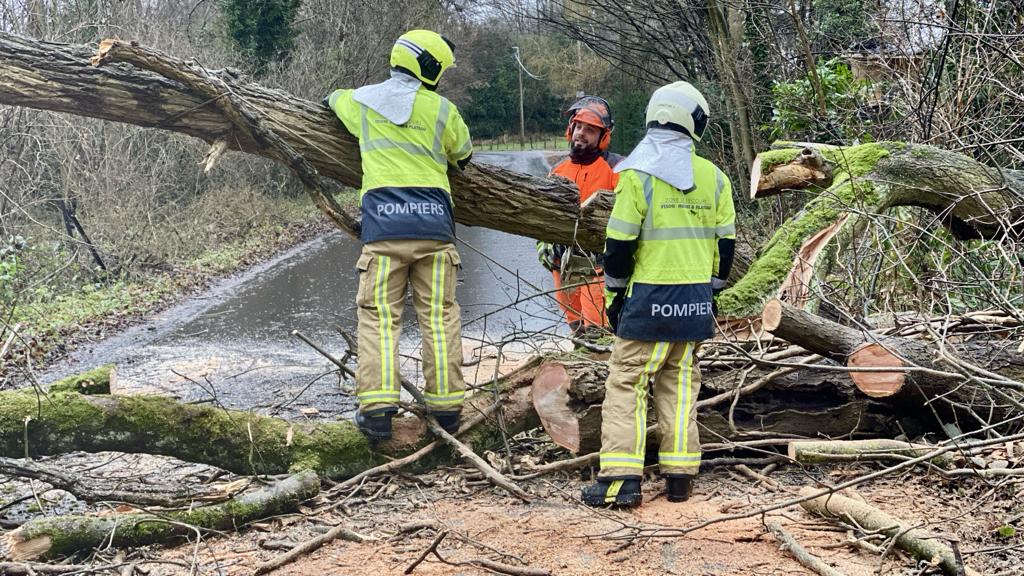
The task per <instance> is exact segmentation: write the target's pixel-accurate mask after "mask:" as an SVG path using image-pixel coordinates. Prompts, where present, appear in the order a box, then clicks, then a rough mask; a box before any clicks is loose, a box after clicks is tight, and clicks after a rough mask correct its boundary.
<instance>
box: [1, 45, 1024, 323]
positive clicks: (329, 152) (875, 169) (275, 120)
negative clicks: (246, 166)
mask: <svg viewBox="0 0 1024 576" xmlns="http://www.w3.org/2000/svg"><path fill="white" fill-rule="evenodd" d="M116 44H118V45H119V46H121V47H122V48H123V49H124V50H125V51H127V52H137V53H145V54H149V55H153V54H158V53H156V52H155V51H152V50H148V49H141V48H137V47H134V46H131V45H129V44H127V43H116ZM108 46H109V44H108ZM94 55H95V50H94V49H93V48H91V47H86V46H73V45H66V44H54V43H49V42H41V41H34V40H29V39H25V38H20V37H18V36H14V35H10V34H2V33H0V104H10V105H15V106H25V107H30V108H36V109H40V110H50V111H55V112H65V113H69V114H76V115H79V116H88V117H93V118H100V119H105V120H112V121H116V122H123V123H128V124H135V125H138V126H143V127H154V128H159V129H162V130H169V131H172V132H178V133H182V134H187V135H190V136H194V137H196V138H200V139H202V140H204V141H206V142H208V143H210V144H211V145H212V148H211V154H210V156H211V158H213V157H216V156H217V155H219V154H220V152H222V151H223V150H224V149H227V148H230V149H234V150H240V151H243V152H247V153H251V154H256V155H260V156H264V157H267V158H270V159H273V160H276V161H281V162H285V163H286V164H287V163H289V159H288V158H282V157H281V154H280V151H281V150H282V149H291V150H294V151H295V152H296V153H297V154H298V155H299V156H301V157H303V158H304V159H305V160H306V161H308V162H309V164H310V165H312V166H313V167H314V168H315V169H316V170H317V171H318V172H319V173H320V174H322V175H324V176H327V177H330V178H332V179H334V180H336V181H338V182H340V183H342V184H345V185H348V186H358V185H359V183H360V180H361V176H362V175H361V165H360V161H359V147H358V144H357V142H356V141H355V139H354V138H353V137H352V136H351V135H349V134H348V133H347V132H346V131H345V130H344V129H343V128H342V127H341V125H340V123H339V122H338V121H337V119H336V118H334V116H333V115H332V114H331V113H330V112H329V111H327V110H325V109H323V108H322V107H320V106H319V105H317V104H315V103H313V102H309V101H306V100H302V99H299V98H295V97H293V96H291V95H289V94H287V93H285V92H282V91H279V90H272V89H267V88H263V87H261V86H258V85H256V84H252V83H249V82H246V81H245V80H244V79H242V78H239V77H238V75H237V74H235V73H232V72H230V71H218V72H215V73H213V74H214V76H212V77H215V78H216V79H217V82H220V83H222V84H223V86H224V87H225V91H226V92H230V94H231V95H232V97H234V98H237V99H238V100H239V101H241V102H244V103H245V105H246V106H247V107H250V108H252V109H253V110H254V111H255V113H256V114H257V115H258V116H259V118H260V120H261V122H262V123H263V124H265V125H266V126H267V127H268V128H270V129H271V130H273V131H274V132H275V134H276V135H277V136H278V137H279V138H280V140H281V142H282V146H268V145H267V143H266V142H265V141H258V140H259V139H258V138H257V136H255V134H256V132H254V131H253V130H251V129H249V128H248V127H242V126H239V124H238V123H237V122H236V121H235V120H234V119H232V118H231V117H229V114H227V113H225V111H224V109H223V108H222V107H221V106H220V105H219V104H218V102H216V100H217V99H211V98H210V97H209V96H208V95H206V94H204V93H203V91H202V90H199V89H196V88H195V87H190V86H189V85H186V83H183V82H182V81H180V80H179V79H180V78H183V76H181V75H180V74H179V72H183V71H185V70H186V69H187V68H188V67H187V66H186V65H185V63H183V62H182V61H180V60H176V59H174V58H170V57H168V56H166V55H161V56H160V58H161V59H162V62H163V63H164V64H167V63H170V64H172V65H174V66H176V67H178V68H180V70H171V69H169V68H166V67H164V68H160V67H157V66H149V64H144V63H143V62H144V61H143V60H132V59H131V58H126V60H130V61H134V62H136V63H138V64H140V65H144V66H147V67H150V68H153V69H156V70H162V72H161V73H160V74H155V73H153V72H149V71H146V70H140V69H138V68H135V67H133V66H130V65H123V64H114V65H105V66H103V67H100V68H96V67H93V66H91V65H90V63H89V62H90V58H92V57H93V56H94ZM98 61H100V62H102V61H103V59H102V58H100V59H99V60H98ZM165 74H168V75H169V76H168V75H165ZM171 77H174V78H176V79H172V78H171ZM784 146H789V145H784ZM804 150H810V152H804ZM819 156H820V158H819ZM798 157H801V158H805V160H806V161H805V162H804V163H803V164H802V165H803V166H804V167H806V168H808V169H809V170H811V172H813V174H812V178H811V179H812V181H814V182H816V183H820V185H822V186H824V185H828V184H829V183H831V185H830V186H829V187H828V188H827V190H825V191H824V192H823V193H822V194H820V195H819V196H818V197H817V198H815V199H814V200H813V201H812V202H810V203H809V204H808V206H807V208H806V209H805V210H804V211H802V212H801V213H800V214H799V215H797V216H795V217H794V218H792V219H790V221H788V222H787V223H786V224H785V225H784V226H783V227H782V228H780V230H779V231H778V232H777V233H776V234H775V236H774V237H773V238H772V240H771V241H770V242H769V243H768V245H767V246H765V248H764V249H762V251H761V254H760V257H759V258H758V259H757V261H755V262H754V263H753V264H752V265H751V267H750V271H749V273H747V274H746V275H744V277H743V278H741V279H740V280H739V281H737V282H736V284H735V286H733V287H731V288H729V289H727V290H726V291H725V292H723V293H722V294H721V295H720V297H719V301H718V303H719V310H720V311H721V313H722V314H724V315H728V316H734V317H736V316H750V315H754V314H757V313H759V312H760V310H761V307H762V305H763V304H764V302H766V301H767V300H769V299H771V298H773V297H777V296H779V295H780V293H779V290H780V287H782V286H783V284H784V283H785V279H786V277H787V275H788V274H789V273H790V271H791V269H792V268H793V255H794V254H796V253H798V252H799V251H800V248H801V246H802V245H803V244H804V243H805V242H807V241H808V240H809V239H811V238H812V237H814V236H815V235H817V234H819V233H820V232H821V231H822V230H824V229H826V228H828V227H829V226H830V225H833V224H836V222H837V221H838V219H839V217H840V216H841V215H844V214H847V213H850V212H855V213H858V214H864V213H871V212H879V211H883V210H885V209H887V208H890V207H893V206H907V205H910V206H924V207H926V208H929V209H931V210H933V211H935V212H936V213H937V214H940V215H942V218H943V221H944V223H946V224H947V225H948V226H950V228H951V229H952V230H953V231H954V233H956V234H957V235H959V236H961V237H965V238H994V237H998V236H1000V235H1002V234H1006V233H1008V232H1013V233H1015V234H1019V233H1020V232H1021V227H1022V225H1021V224H1020V222H1022V221H1024V220H1022V216H1024V206H1022V204H1024V203H1022V202H1021V198H1022V197H1024V176H1021V174H1020V173H1016V172H1012V171H1006V170H1003V171H1000V170H996V169H994V168H990V167H987V166H985V165H982V164H979V163H978V162H976V161H974V160H973V159H971V158H969V157H967V156H964V155H961V154H957V153H953V152H947V151H942V150H939V149H937V148H933V147H930V146H923V145H908V144H902V143H896V142H888V143H872V144H865V145H861V146H853V147H845V148H844V147H824V146H818V145H813V144H807V145H798V146H797V147H796V148H788V147H787V148H785V149H782V150H773V151H770V152H766V153H763V154H761V155H759V156H758V161H757V162H756V167H757V169H758V170H759V171H760V172H759V174H758V176H759V180H760V179H761V178H760V177H761V176H763V177H764V178H765V179H766V181H771V182H773V184H772V186H774V187H776V188H778V189H785V187H786V185H785V182H786V181H787V180H786V178H781V177H780V175H779V174H775V172H777V171H780V170H782V171H785V170H792V169H791V168H784V167H785V166H787V165H788V164H789V163H790V162H791V161H793V160H794V159H796V158H798ZM818 173H820V174H822V175H823V177H822V178H819V177H818ZM450 176H451V183H452V194H453V197H454V200H455V207H456V208H455V218H456V220H457V221H458V222H460V223H463V224H466V225H471V226H486V227H489V228H494V229H497V230H502V231H505V232H509V233H512V234H520V235H524V236H529V237H533V238H537V239H541V240H546V241H552V242H559V243H562V244H575V243H578V244H580V245H581V246H583V247H584V248H587V249H590V250H601V249H602V248H603V244H604V228H605V224H606V222H607V218H608V214H609V211H610V208H611V204H612V202H613V198H612V197H611V195H609V194H602V195H597V196H595V197H594V199H593V201H591V202H589V203H588V204H587V206H586V207H583V208H581V207H580V206H579V203H578V198H579V195H578V191H577V190H576V188H575V187H573V186H571V185H566V184H565V183H564V182H563V181H558V180H552V179H547V178H536V177H531V176H526V175H523V174H517V173H514V172H510V171H507V170H503V169H500V168H495V167H491V166H486V165H481V164H476V163H473V164H470V166H469V167H467V169H466V170H465V171H464V172H461V173H456V172H453V173H452V174H451V175H450ZM318 205H320V207H321V208H323V209H325V211H326V212H327V213H328V214H331V210H328V209H327V208H325V206H326V204H325V203H323V202H318ZM346 216H347V217H350V218H354V217H355V215H354V214H346ZM335 220H336V221H337V218H335ZM343 227H344V226H343ZM863 228H864V218H863V217H862V216H856V217H851V218H848V219H847V220H845V221H843V222H842V224H841V225H840V226H837V228H836V230H835V231H834V232H833V233H832V234H830V235H829V239H831V238H832V236H836V237H838V239H839V240H840V241H841V242H847V241H848V240H849V239H850V238H852V237H853V236H855V235H856V234H858V233H859V231H860V230H862V229H863ZM835 244H836V242H834V241H824V242H822V246H821V247H819V248H817V250H818V252H820V253H821V257H820V258H819V260H820V262H819V263H818V264H817V266H816V267H815V268H816V270H815V272H814V274H815V275H817V276H819V277H820V276H821V275H823V274H825V273H827V271H828V269H829V266H830V265H831V260H832V256H833V251H834V245H835ZM806 283H807V281H806V280H805V281H801V282H797V283H795V284H794V283H791V285H790V286H787V287H786V290H785V292H786V293H787V294H789V295H790V296H791V297H790V299H789V301H791V302H797V301H800V300H803V299H806V298H807V290H806V286H805V284H806Z"/></svg>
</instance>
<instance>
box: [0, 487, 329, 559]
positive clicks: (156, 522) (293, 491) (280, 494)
mask: <svg viewBox="0 0 1024 576" xmlns="http://www.w3.org/2000/svg"><path fill="white" fill-rule="evenodd" d="M319 491H320V479H319V477H317V475H316V474H315V473H313V472H312V471H305V472H301V473H299V474H295V475H293V476H290V477H288V478H287V479H285V480H282V481H280V482H278V483H276V484H274V485H272V486H268V487H265V488H261V489H259V490H255V491H253V492H248V493H245V494H242V495H240V496H237V497H235V498H234V499H232V500H230V501H228V502H224V503H222V504H215V505H212V506H203V507H199V508H191V509H187V510H162V511H160V512H159V513H141V512H140V513H133V514H112V515H107V516H46V517H42V518H36V519H33V520H29V521H28V522H26V523H25V524H23V525H22V526H21V527H19V528H18V529H16V530H13V531H11V532H9V533H7V535H6V536H5V539H6V541H7V545H8V546H9V554H10V557H11V559H12V560H18V561H21V560H34V559H37V558H56V557H60V556H68V555H71V554H74V553H76V552H79V551H83V550H89V549H92V548H96V547H98V546H100V545H103V544H109V545H112V546H117V547H137V546H144V545H146V544H154V543H158V542H168V541H171V540H172V539H175V538H183V537H186V536H189V535H192V534H195V533H196V531H197V530H198V531H205V530H234V529H237V528H238V527H240V526H243V525H245V524H248V523H249V522H252V521H254V520H259V519H262V518H268V517H271V516H276V515H278V514H283V513H286V512H293V511H295V510H296V509H297V507H298V505H299V503H300V502H302V501H303V500H307V499H309V498H312V497H313V496H316V494H317V493H318V492H319Z"/></svg>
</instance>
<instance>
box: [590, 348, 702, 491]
mask: <svg viewBox="0 0 1024 576" xmlns="http://www.w3.org/2000/svg"><path fill="white" fill-rule="evenodd" d="M698 346H699V343H698V342H645V341H641V340H629V339H627V338H619V337H616V338H615V342H614V343H613V344H612V355H611V358H610V359H609V360H608V368H609V372H608V380H607V381H606V382H605V396H604V403H603V404H602V405H601V472H600V473H599V474H598V477H599V478H602V479H610V480H614V479H623V478H626V477H637V476H641V475H643V469H644V454H645V453H646V451H647V387H648V384H649V383H651V382H652V381H653V389H654V410H655V415H656V416H657V419H658V428H659V430H658V431H659V433H660V435H661V444H660V446H659V449H658V465H659V468H661V473H662V474H665V475H683V474H686V475H693V476H695V475H696V474H697V471H698V469H699V468H700V456H701V452H700V438H699V437H698V433H697V419H696V416H697V408H696V404H697V393H698V392H700V367H699V366H698V364H697V360H696V358H695V353H696V349H697V347H698Z"/></svg>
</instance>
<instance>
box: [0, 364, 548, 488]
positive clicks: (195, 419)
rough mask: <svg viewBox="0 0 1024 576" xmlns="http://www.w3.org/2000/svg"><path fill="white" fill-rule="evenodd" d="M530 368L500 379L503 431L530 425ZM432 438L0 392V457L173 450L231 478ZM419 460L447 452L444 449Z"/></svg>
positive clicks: (140, 400) (357, 459)
mask: <svg viewBox="0 0 1024 576" xmlns="http://www.w3.org/2000/svg"><path fill="white" fill-rule="evenodd" d="M534 369H535V364H530V365H528V366H526V367H524V368H522V369H520V370H519V371H517V372H515V373H514V374H513V375H510V376H509V377H508V378H506V379H505V380H503V381H502V383H501V390H502V394H501V396H502V405H501V408H500V409H501V410H502V411H503V417H504V418H503V419H504V422H505V423H506V430H505V433H507V434H509V435H514V434H516V433H518V432H520V431H523V430H528V429H530V428H533V427H536V426H537V425H538V421H537V417H536V413H535V412H534V411H533V409H532V407H531V405H530V401H529V387H528V386H527V385H528V384H529V383H531V382H532V380H533V372H534ZM493 402H494V400H493V397H492V396H491V395H490V394H480V395H477V396H475V397H473V398H471V399H470V400H469V401H468V402H467V406H466V407H465V408H464V413H465V414H467V415H468V416H471V415H475V414H476V413H478V412H483V411H486V410H488V409H489V408H490V406H491V405H492V404H493ZM501 437H502V431H501V430H500V429H499V428H498V426H497V425H496V424H493V423H485V424H482V425H480V426H477V427H476V428H474V429H473V430H471V431H469V432H467V433H466V434H464V435H463V436H462V437H461V439H462V441H463V442H465V443H466V444H467V445H469V446H470V447H471V448H473V449H474V450H475V451H477V452H481V451H483V450H487V449H492V448H494V447H496V446H500V445H501V442H502V441H501ZM430 439H431V436H430V434H428V433H427V432H426V428H425V426H424V425H423V423H422V422H421V421H420V420H419V419H417V418H413V417H403V418H398V419H396V421H395V432H394V437H393V439H392V440H391V441H389V442H386V443H383V444H379V445H377V446H371V445H370V443H369V442H367V440H366V437H365V436H363V434H361V433H360V432H359V431H358V430H357V429H356V427H355V426H354V425H353V424H352V423H351V422H348V421H344V422H324V423H298V422H289V421H286V420H282V419H280V418H272V417H268V416H261V415H258V414H254V413H250V412H243V411H238V410H226V409H222V408H218V407H214V406H206V405H193V404H182V403H180V402H177V401H175V400H172V399H169V398H162V397H156V396H109V395H83V394H79V393H77V392H69V391H58V392H52V393H50V394H48V395H46V396H41V395H39V394H37V393H36V391H35V390H33V389H23V390H15V391H8V392H0V456H3V457H10V458H24V457H25V456H26V455H27V456H29V457H34V456H38V455H49V454H64V453H67V452H72V451H76V450H81V451H86V452H100V451H108V450H110V451H118V452H132V453H149V454H161V455H166V456H173V457H175V458H178V459H180V460H185V461H188V462H196V463H201V464H210V465H213V466H218V467H220V468H223V469H225V470H228V471H230V472H235V473H237V474H282V473H287V472H297V471H301V470H313V471H315V472H317V473H319V474H322V475H325V476H328V477H333V478H346V477H350V476H353V475H355V474H358V473H359V472H362V471H364V470H366V469H368V468H371V467H373V466H376V465H379V464H382V463H383V462H384V461H385V459H386V457H387V456H395V455H402V454H407V453H410V452H412V451H414V450H416V449H417V448H419V447H420V446H422V445H423V444H425V443H427V442H428V441H429V440H430ZM435 454H436V455H435V457H434V458H429V459H424V460H422V461H421V465H422V466H430V465H433V464H436V462H437V461H438V460H439V459H443V458H448V457H450V455H449V453H448V451H447V450H445V449H439V450H436V451H435Z"/></svg>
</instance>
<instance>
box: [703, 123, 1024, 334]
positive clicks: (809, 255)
mask: <svg viewBox="0 0 1024 576" xmlns="http://www.w3.org/2000/svg"><path fill="white" fill-rule="evenodd" d="M779 147H780V149H775V150H771V151H768V152H764V153H762V154H759V155H758V157H757V159H756V160H755V162H754V168H753V176H752V182H751V196H752V197H761V196H764V195H768V194H773V193H778V192H781V191H784V190H786V189H808V190H812V191H818V192H820V193H819V194H818V195H817V196H816V197H815V198H814V199H813V200H811V201H810V202H808V203H807V205H806V206H805V207H804V209H803V210H801V211H800V213H799V214H797V215H796V216H794V217H792V218H790V219H789V220H788V221H787V222H786V223H785V224H783V225H782V226H781V227H780V228H779V230H778V231H777V232H776V233H775V235H774V236H773V237H772V239H771V240H770V241H769V242H768V243H767V244H766V245H765V246H763V247H762V248H761V249H760V252H759V254H758V258H757V260H755V261H754V263H753V264H752V265H751V266H750V268H749V270H748V271H747V273H746V274H745V275H744V277H743V278H740V279H739V280H738V281H737V282H736V284H735V285H734V286H733V287H732V288H730V289H729V290H727V291H725V292H724V293H722V294H721V295H720V296H719V299H718V307H719V310H722V311H724V312H725V313H727V314H728V315H732V316H752V315H759V314H760V312H761V309H762V307H763V306H764V304H765V303H766V302H768V301H769V300H771V299H773V298H780V299H782V300H785V301H786V302H788V303H790V304H794V305H796V306H803V305H805V304H813V299H812V296H811V290H810V286H811V285H812V284H813V283H814V282H815V280H816V279H822V278H824V277H825V276H827V275H828V273H829V271H830V269H831V265H832V263H833V262H834V259H835V255H836V252H837V247H839V246H850V245H852V244H853V240H854V239H855V237H856V236H857V235H859V234H860V233H861V232H862V231H863V230H864V229H865V228H866V227H867V225H868V219H869V218H870V217H871V216H872V215H873V214H877V213H881V212H884V211H885V210H888V209H889V208H893V207H896V206H920V207H924V208H927V209H928V210H931V211H932V212H934V213H935V214H937V215H939V216H940V218H941V221H942V222H943V224H944V225H946V226H947V227H948V228H949V230H950V231H951V232H952V233H953V234H954V235H955V236H957V237H959V238H961V239H971V238H989V239H992V238H1003V237H1005V236H1009V237H1011V238H1014V239H1020V238H1021V237H1022V236H1024V174H1022V173H1021V172H1015V171H1011V170H998V169H995V168H991V167H989V166H985V165H983V164H980V163H978V162H976V161H975V160H973V159H971V158H968V157H967V156H964V155H962V154H957V153H955V152H948V151H945V150H940V149H938V148H935V147H932V146H926V145H920V144H903V143H899V142H879V143H872V144H863V145H860V146H850V147H837V146H824V145H817V144H780V145H779ZM819 156H820V158H819Z"/></svg>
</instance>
